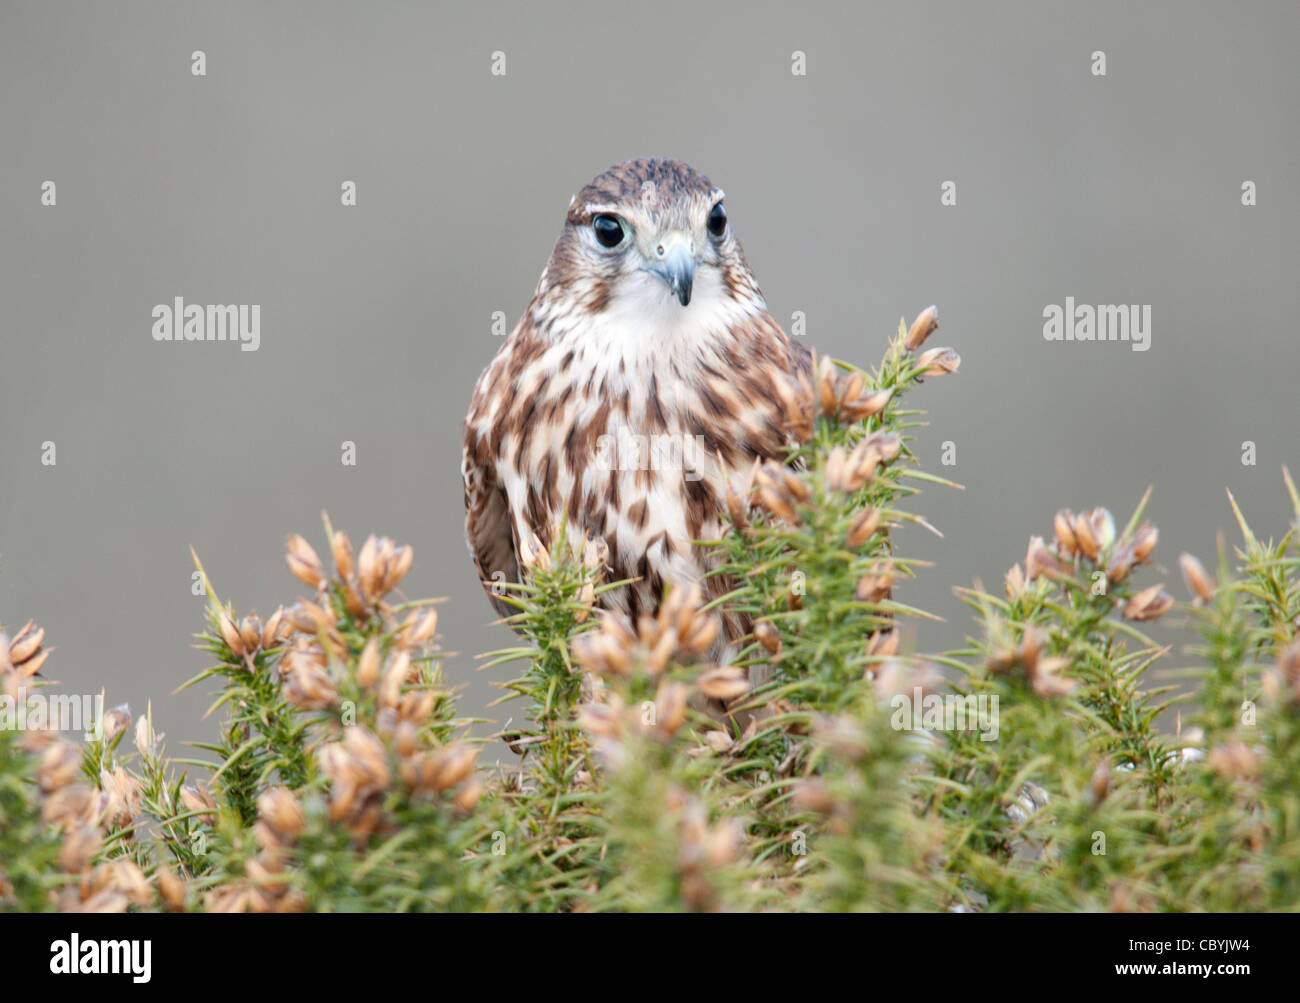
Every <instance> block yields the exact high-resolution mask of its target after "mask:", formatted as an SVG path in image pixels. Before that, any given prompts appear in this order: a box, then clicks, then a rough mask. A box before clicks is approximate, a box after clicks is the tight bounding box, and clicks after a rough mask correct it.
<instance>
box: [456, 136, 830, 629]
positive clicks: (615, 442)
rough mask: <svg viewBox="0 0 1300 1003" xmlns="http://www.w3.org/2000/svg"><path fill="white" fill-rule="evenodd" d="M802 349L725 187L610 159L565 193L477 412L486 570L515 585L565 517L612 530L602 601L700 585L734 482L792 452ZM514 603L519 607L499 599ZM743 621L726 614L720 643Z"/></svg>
mask: <svg viewBox="0 0 1300 1003" xmlns="http://www.w3.org/2000/svg"><path fill="white" fill-rule="evenodd" d="M810 370H811V360H810V358H809V354H808V352H807V350H806V349H804V348H803V347H802V346H801V345H798V344H796V343H795V342H793V341H791V340H790V338H788V337H787V336H786V334H785V332H784V331H782V330H781V327H780V325H778V324H777V322H776V321H775V320H773V319H772V316H771V314H769V313H768V311H767V306H766V304H765V303H764V302H763V296H762V294H761V293H760V292H759V289H758V283H757V282H755V280H754V276H753V274H752V273H751V272H750V270H749V266H748V265H747V264H746V262H745V255H744V253H743V252H742V251H741V248H740V242H739V241H738V240H737V239H736V234H735V231H734V230H733V228H732V225H731V223H730V221H729V219H728V217H727V210H726V208H725V207H724V205H723V193H722V190H721V189H719V188H717V187H715V186H714V185H713V184H712V183H711V182H710V181H709V179H708V178H706V177H705V176H704V175H703V174H700V173H699V172H698V171H696V170H694V169H692V168H691V167H689V166H688V165H686V164H684V163H682V162H681V161H678V160H664V159H646V160H631V161H628V162H627V163H623V164H619V165H618V166H616V167H611V168H610V169H609V170H607V171H605V172H604V173H603V174H601V175H600V176H598V177H597V178H595V180H593V181H592V182H591V183H590V184H589V185H587V187H585V188H583V189H582V191H580V192H579V193H578V194H577V195H576V196H574V198H573V199H572V201H571V202H570V203H569V211H568V215H567V216H566V217H565V220H564V228H563V229H562V230H561V232H560V237H559V239H558V240H557V241H556V242H555V248H554V250H553V251H552V252H551V259H550V261H549V262H547V265H546V269H545V270H544V271H543V272H542V277H541V280H540V281H539V282H538V284H537V291H536V292H534V293H533V298H532V301H531V302H530V303H529V304H528V308H527V310H525V311H524V315H523V317H522V318H521V319H520V321H519V324H518V326H517V327H515V329H514V331H513V332H512V333H511V334H510V336H509V338H508V339H507V340H506V342H505V344H504V345H502V347H501V350H500V351H499V352H498V353H497V355H496V357H495V358H494V359H493V360H492V362H491V364H490V365H489V366H488V367H487V368H486V369H485V370H484V371H483V374H482V375H481V376H480V377H479V380H478V383H477V385H476V386H475V388H474V396H473V400H472V402H471V404H470V409H469V414H468V416H467V417H466V419H465V449H464V454H463V460H462V474H463V477H464V480H465V508H466V518H465V532H466V536H467V538H468V542H469V549H470V553H471V554H472V555H473V557H474V561H475V563H476V565H477V566H478V572H479V577H480V579H482V580H483V582H484V585H485V587H487V588H488V590H489V595H492V592H491V585H492V583H493V582H517V581H520V580H521V579H520V569H521V565H523V564H526V563H527V562H526V561H521V547H522V548H524V549H523V553H524V554H525V555H526V554H529V553H531V548H534V547H536V546H537V545H539V544H540V545H542V546H549V544H550V543H551V542H552V540H553V538H554V536H555V534H556V533H557V531H558V528H559V526H560V525H561V524H566V525H567V527H568V532H570V533H571V534H573V535H578V534H582V533H585V534H586V536H587V537H588V538H591V539H595V540H603V541H604V542H605V544H606V545H607V547H608V556H607V558H606V561H607V567H606V569H605V571H606V577H607V579H608V580H618V579H624V578H635V579H637V581H636V582H635V583H634V584H632V585H631V586H629V587H627V588H621V589H615V590H612V591H610V592H607V593H605V594H603V595H602V597H601V598H602V602H603V604H604V605H606V606H608V607H611V608H614V609H618V610H620V611H622V612H624V613H628V614H630V615H631V616H632V617H633V618H635V617H637V616H639V615H640V614H644V613H650V614H653V613H654V612H655V611H656V610H657V608H658V606H659V602H660V598H661V595H662V593H663V589H664V586H665V585H666V584H668V583H677V582H683V583H685V582H691V581H698V582H701V583H702V585H703V587H704V590H705V594H706V595H717V594H720V593H721V592H722V591H723V588H724V587H725V586H724V585H722V584H719V583H717V582H716V581H714V580H710V581H708V582H705V581H703V579H704V575H705V574H706V572H707V570H708V566H709V557H708V552H707V551H708V548H704V547H701V546H699V545H698V543H697V541H700V540H711V539H717V538H719V537H720V536H721V535H722V532H723V521H722V513H723V511H724V510H725V508H726V505H725V491H726V485H727V483H728V482H732V481H734V482H737V483H743V482H746V481H747V479H748V478H749V477H750V475H751V473H752V470H753V466H754V461H755V458H762V459H764V460H767V459H771V460H776V461H778V462H784V461H785V458H786V456H787V447H788V446H789V445H790V444H791V438H790V432H789V421H788V419H787V418H785V414H786V412H785V411H784V410H783V404H782V401H783V400H785V401H789V400H790V399H791V390H790V388H789V386H788V383H787V381H789V380H790V379H791V378H792V377H794V378H798V377H809V376H810ZM494 602H495V604H496V606H497V608H498V610H500V611H501V612H503V613H507V612H511V611H510V610H507V609H506V608H505V607H504V606H503V604H501V603H500V602H499V601H496V600H495V599H494ZM746 627H747V625H739V624H736V623H734V622H733V623H731V624H724V633H725V634H726V635H728V636H727V637H726V638H725V640H728V641H735V640H738V637H739V635H741V634H743V633H744V630H745V628H746Z"/></svg>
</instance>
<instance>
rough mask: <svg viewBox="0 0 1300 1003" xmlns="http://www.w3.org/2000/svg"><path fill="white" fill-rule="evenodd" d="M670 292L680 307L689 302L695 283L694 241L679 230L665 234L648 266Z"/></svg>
mask: <svg viewBox="0 0 1300 1003" xmlns="http://www.w3.org/2000/svg"><path fill="white" fill-rule="evenodd" d="M648 267H649V271H651V272H652V273H654V274H655V275H657V276H658V277H659V278H660V279H662V280H663V281H664V283H665V284H666V285H667V286H668V288H669V289H671V290H672V293H673V295H674V296H676V297H677V299H678V301H680V303H681V304H682V306H686V305H687V304H688V303H690V301H691V285H692V283H693V282H694V281H695V241H693V240H692V239H691V236H690V234H688V233H683V232H682V231H680V230H677V231H674V232H672V233H666V234H664V235H663V237H662V238H661V239H660V241H659V243H658V245H657V246H656V247H655V259H654V261H653V263H652V264H651V265H649V266H648Z"/></svg>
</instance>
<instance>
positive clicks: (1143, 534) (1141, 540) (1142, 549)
mask: <svg viewBox="0 0 1300 1003" xmlns="http://www.w3.org/2000/svg"><path fill="white" fill-rule="evenodd" d="M1159 539H1160V531H1159V530H1158V529H1156V527H1155V526H1152V525H1150V524H1149V523H1144V524H1143V525H1142V527H1141V528H1140V529H1139V530H1138V531H1137V533H1135V534H1134V536H1133V557H1134V559H1135V560H1136V561H1137V563H1138V564H1142V563H1143V562H1144V561H1146V559H1147V558H1148V557H1150V556H1151V552H1152V551H1153V550H1155V549H1156V541H1157V540H1159Z"/></svg>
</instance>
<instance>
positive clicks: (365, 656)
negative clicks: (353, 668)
mask: <svg viewBox="0 0 1300 1003" xmlns="http://www.w3.org/2000/svg"><path fill="white" fill-rule="evenodd" d="M382 669H383V656H382V654H381V653H380V650H379V638H377V637H372V638H371V639H370V640H369V641H367V642H366V646H365V647H364V648H362V649H361V654H360V655H358V656H357V682H358V683H360V684H361V687H362V688H363V689H367V690H368V689H370V688H371V687H373V686H374V685H375V683H377V682H379V678H380V674H381V672H382Z"/></svg>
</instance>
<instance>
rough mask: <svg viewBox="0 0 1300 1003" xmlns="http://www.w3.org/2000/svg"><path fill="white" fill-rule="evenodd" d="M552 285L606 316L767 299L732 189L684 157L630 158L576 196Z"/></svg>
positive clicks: (552, 267)
mask: <svg viewBox="0 0 1300 1003" xmlns="http://www.w3.org/2000/svg"><path fill="white" fill-rule="evenodd" d="M546 278H547V283H548V285H549V286H551V287H552V288H554V289H557V290H559V289H563V290H566V291H569V292H571V293H574V294H577V295H578V296H579V297H580V298H581V300H582V301H583V302H584V304H585V305H586V306H587V307H588V308H589V309H592V310H594V311H596V312H599V311H602V310H604V309H605V308H607V307H609V306H610V305H611V304H616V303H617V304H619V305H622V306H625V307H634V308H642V309H644V310H645V311H646V312H647V313H659V312H660V311H664V310H670V309H671V310H678V311H680V310H687V309H691V306H692V304H697V306H696V309H700V308H701V307H706V308H707V306H708V305H709V302H710V301H715V302H716V300H717V299H718V298H729V299H732V300H744V299H748V298H754V297H757V295H758V290H757V287H756V286H755V284H754V281H753V277H752V276H751V275H750V272H749V266H748V265H747V264H746V263H745V255H744V252H743V251H742V250H741V247H740V242H739V241H738V240H737V239H736V236H735V233H734V232H733V230H732V227H731V223H730V221H729V220H728V218H727V210H726V207H725V205H724V204H723V192H722V189H720V188H718V187H716V186H715V185H714V184H713V183H712V182H710V181H709V179H708V178H706V177H705V176H704V175H703V174H701V173H699V172H698V171H696V170H694V169H693V168H692V167H690V166H689V165H687V164H684V163H682V162H681V161H679V160H665V159H659V158H653V159H643V160H629V161H627V162H626V163H622V164H619V165H617V166H616V167H611V168H610V169H609V170H607V171H605V172H604V173H603V174H600V175H599V176H597V177H596V178H595V179H593V180H592V182H591V183H590V184H588V185H587V186H586V187H585V188H583V189H582V191H580V192H578V194H577V195H575V196H574V197H573V200H572V202H570V204H569V211H568V214H567V216H566V218H565V223H564V231H563V232H562V233H561V234H560V239H559V240H558V241H556V245H555V250H554V252H553V253H552V255H551V261H550V264H549V265H548V266H547V277H546Z"/></svg>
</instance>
